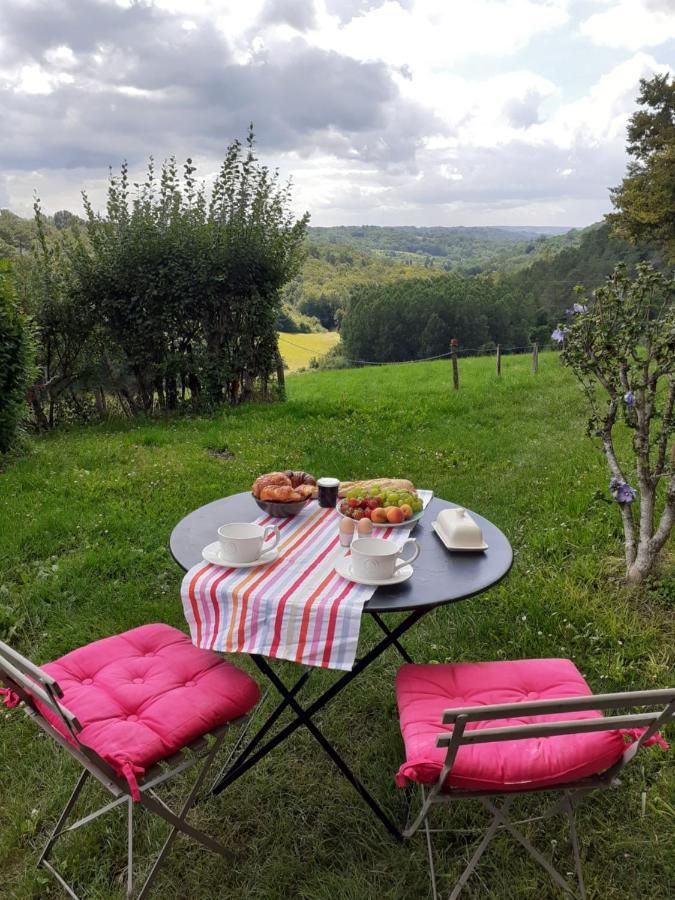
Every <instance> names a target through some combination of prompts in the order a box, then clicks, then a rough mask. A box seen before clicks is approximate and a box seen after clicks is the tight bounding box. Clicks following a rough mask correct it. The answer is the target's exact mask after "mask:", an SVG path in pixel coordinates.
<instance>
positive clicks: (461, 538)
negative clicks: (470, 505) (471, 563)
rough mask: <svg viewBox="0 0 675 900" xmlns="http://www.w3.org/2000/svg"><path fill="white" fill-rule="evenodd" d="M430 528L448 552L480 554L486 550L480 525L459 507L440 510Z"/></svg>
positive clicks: (486, 546)
mask: <svg viewBox="0 0 675 900" xmlns="http://www.w3.org/2000/svg"><path fill="white" fill-rule="evenodd" d="M431 527H432V528H433V529H434V531H435V532H436V534H437V535H438V536H439V538H440V539H441V541H442V542H443V544H444V545H445V546H446V547H447V549H448V550H460V551H462V552H473V553H480V552H482V551H483V550H487V549H488V545H487V544H486V543H485V540H484V538H483V532H482V530H481V527H480V525H479V524H478V522H476V521H475V519H473V518H472V517H471V516H470V515H469V513H468V512H467V511H466V510H465V509H464V508H463V507H461V506H460V507H457V508H456V509H442V510H441V511H440V512H439V514H438V516H437V517H436V519H435V520H434V521H433V522H432V523H431Z"/></svg>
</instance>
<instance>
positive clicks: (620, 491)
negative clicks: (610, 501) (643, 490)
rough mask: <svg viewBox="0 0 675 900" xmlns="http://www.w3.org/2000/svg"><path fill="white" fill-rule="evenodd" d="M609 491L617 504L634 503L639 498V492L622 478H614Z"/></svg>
mask: <svg viewBox="0 0 675 900" xmlns="http://www.w3.org/2000/svg"><path fill="white" fill-rule="evenodd" d="M609 490H610V493H611V495H612V497H614V499H615V500H616V502H617V503H632V502H633V500H635V498H636V497H637V491H636V490H635V488H632V487H631V486H630V485H629V484H627V483H626V482H625V481H621V479H620V478H612V480H611V481H610V483H609Z"/></svg>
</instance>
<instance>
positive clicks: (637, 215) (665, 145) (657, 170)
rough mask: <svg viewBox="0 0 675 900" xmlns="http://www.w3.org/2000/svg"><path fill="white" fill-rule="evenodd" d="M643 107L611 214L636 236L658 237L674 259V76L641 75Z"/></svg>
mask: <svg viewBox="0 0 675 900" xmlns="http://www.w3.org/2000/svg"><path fill="white" fill-rule="evenodd" d="M638 103H639V104H640V106H641V107H642V109H639V110H638V111H637V112H636V113H634V115H633V116H632V117H631V119H630V123H629V125H628V145H627V150H628V153H629V154H630V156H631V157H632V159H631V161H630V162H629V164H628V174H627V175H626V177H625V178H624V179H623V181H622V182H621V184H620V185H619V187H617V188H614V190H612V191H611V195H612V203H613V205H614V207H615V209H616V212H614V213H611V214H610V215H608V216H607V219H608V220H609V221H610V222H611V223H612V224H613V226H614V227H615V229H616V230H617V232H618V233H619V234H621V235H623V236H625V237H628V238H630V239H631V240H632V241H651V240H653V241H656V242H657V243H659V244H661V245H662V246H663V247H664V248H665V251H666V253H667V255H668V256H669V258H670V260H671V261H673V262H675V79H673V78H672V76H670V75H656V76H655V77H654V78H653V79H651V80H650V81H647V80H645V79H642V80H641V81H640V93H639V96H638Z"/></svg>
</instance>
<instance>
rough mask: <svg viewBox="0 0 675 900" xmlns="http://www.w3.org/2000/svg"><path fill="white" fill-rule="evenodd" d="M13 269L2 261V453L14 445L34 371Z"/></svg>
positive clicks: (29, 340) (0, 274)
mask: <svg viewBox="0 0 675 900" xmlns="http://www.w3.org/2000/svg"><path fill="white" fill-rule="evenodd" d="M10 277H11V269H10V265H9V263H8V262H6V261H0V453H5V452H6V451H7V450H9V448H10V447H11V445H12V443H13V441H14V438H15V436H16V431H17V428H18V425H19V422H20V421H21V417H22V415H23V412H24V409H25V396H26V389H27V387H28V385H29V383H30V380H31V378H32V375H33V367H34V362H33V353H34V347H33V337H32V332H31V327H30V324H29V322H28V319H27V318H26V316H24V315H23V314H22V313H21V312H20V310H19V307H18V303H17V301H16V295H15V292H14V288H13V285H12V282H11V280H10Z"/></svg>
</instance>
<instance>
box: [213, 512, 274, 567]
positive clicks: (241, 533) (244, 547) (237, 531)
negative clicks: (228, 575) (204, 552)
mask: <svg viewBox="0 0 675 900" xmlns="http://www.w3.org/2000/svg"><path fill="white" fill-rule="evenodd" d="M271 534H273V535H274V539H273V540H272V541H268V540H267V538H268V536H269V535H271ZM218 537H219V539H220V549H221V552H222V554H223V557H224V558H225V559H226V560H227V561H228V562H232V563H250V562H255V561H256V559H258V557H259V556H260V554H261V553H262V552H263V545H264V549H265V553H267V551H268V550H273V549H274V548H275V547H276V545H277V544H278V543H279V529H278V528H277V526H276V525H266V526H265V527H264V528H263V526H262V525H256V524H255V523H253V522H229V523H228V524H227V525H221V526H220V528H219V529H218Z"/></svg>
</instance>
